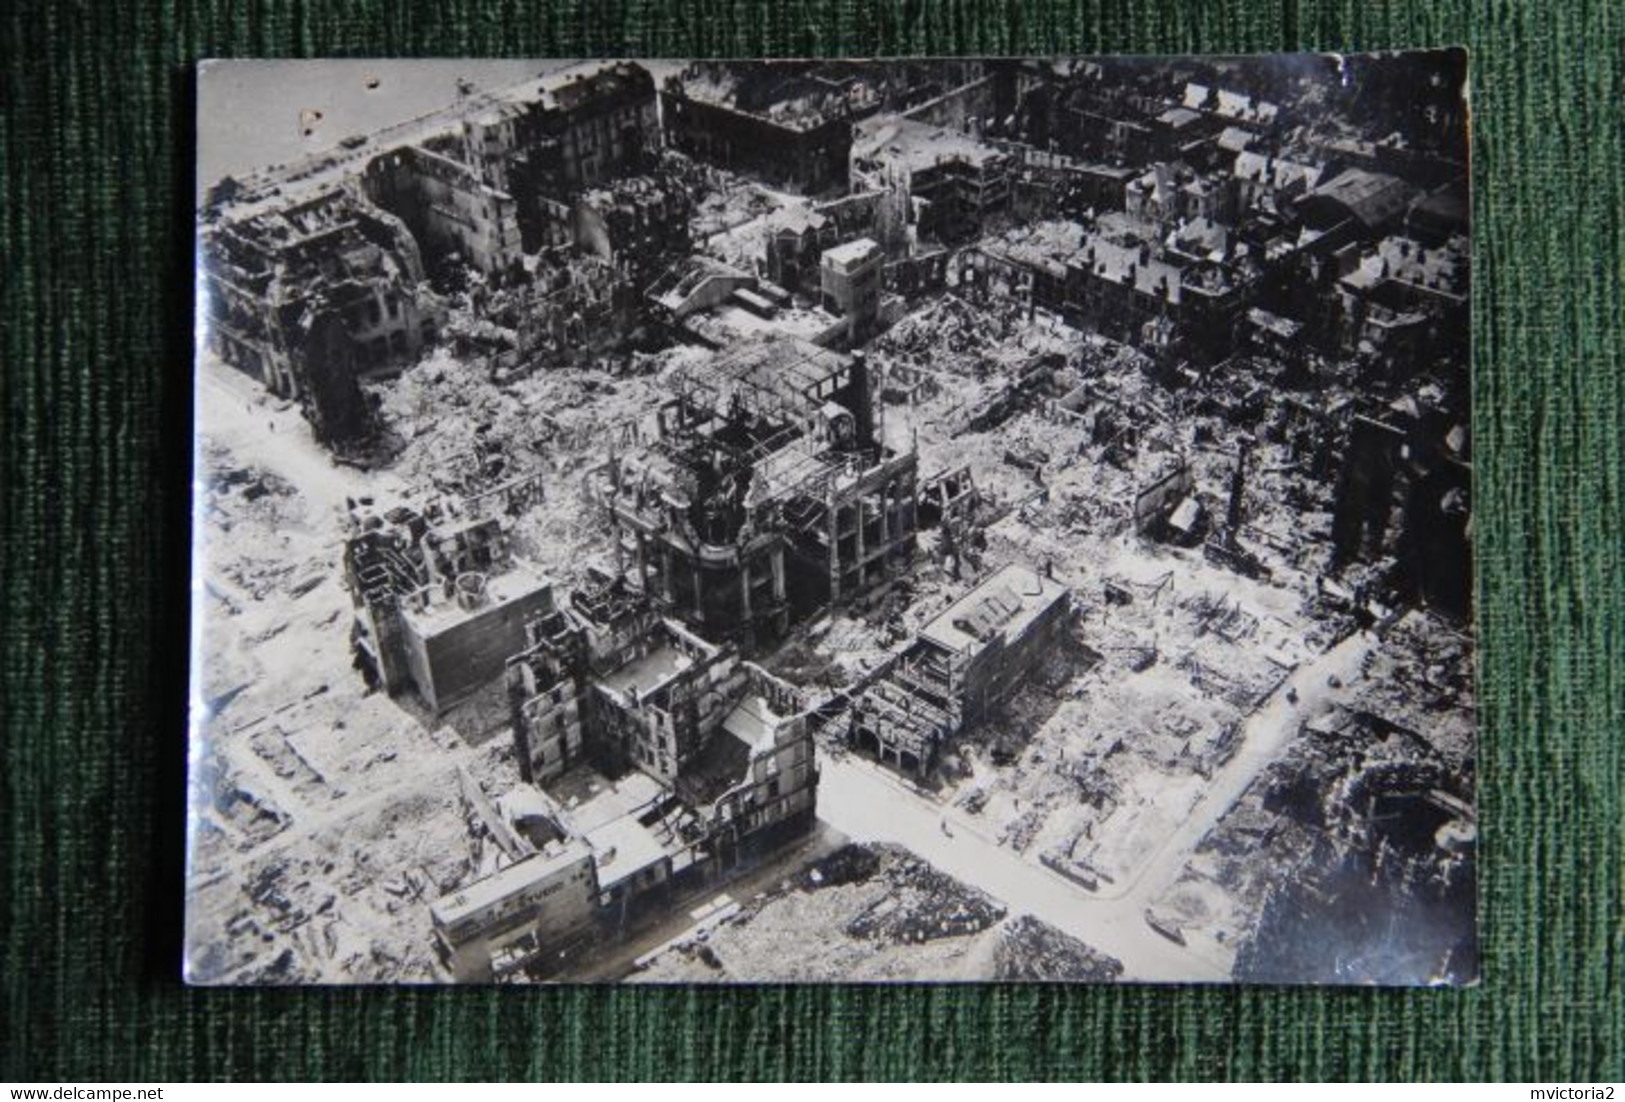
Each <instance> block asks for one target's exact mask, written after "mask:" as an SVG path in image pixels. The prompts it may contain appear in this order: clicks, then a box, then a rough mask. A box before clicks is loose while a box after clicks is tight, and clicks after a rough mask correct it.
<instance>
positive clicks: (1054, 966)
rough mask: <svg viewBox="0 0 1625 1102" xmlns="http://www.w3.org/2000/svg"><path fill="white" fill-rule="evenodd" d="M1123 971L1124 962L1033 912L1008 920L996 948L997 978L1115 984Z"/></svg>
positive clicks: (995, 967) (994, 967) (995, 976)
mask: <svg viewBox="0 0 1625 1102" xmlns="http://www.w3.org/2000/svg"><path fill="white" fill-rule="evenodd" d="M1122 974H1123V962H1122V961H1120V960H1118V959H1117V958H1116V957H1112V956H1107V955H1106V954H1105V953H1102V952H1100V951H1099V950H1098V949H1092V948H1090V947H1089V946H1088V945H1085V944H1084V943H1083V942H1081V941H1079V940H1078V939H1077V938H1075V937H1073V936H1072V935H1070V934H1067V933H1063V932H1062V931H1060V930H1057V929H1056V928H1055V927H1053V926H1051V925H1049V924H1048V923H1047V922H1040V921H1039V920H1038V919H1036V918H1034V917H1033V916H1032V915H1020V916H1018V917H1016V918H1013V919H1011V920H1010V921H1009V922H1007V923H1005V925H1004V927H1003V929H1002V930H1001V931H1000V936H999V941H998V944H997V945H995V946H994V948H993V978H994V979H996V980H1022V981H1033V980H1037V981H1054V980H1064V981H1066V982H1068V983H1111V982H1113V981H1115V980H1116V979H1117V978H1118V977H1119V976H1121V975H1122Z"/></svg>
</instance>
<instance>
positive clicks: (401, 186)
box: [361, 144, 521, 276]
mask: <svg viewBox="0 0 1625 1102" xmlns="http://www.w3.org/2000/svg"><path fill="white" fill-rule="evenodd" d="M452 152H454V151H453V150H447V151H445V152H441V151H437V150H435V149H431V148H430V147H429V145H428V144H425V145H421V146H402V147H400V148H398V149H392V150H390V151H388V152H387V153H381V154H379V155H378V156H376V157H374V158H373V159H372V161H371V162H369V163H368V165H367V168H366V170H365V171H364V172H363V173H362V175H361V184H362V187H363V188H365V189H366V192H367V194H368V196H370V197H371V198H372V201H373V202H374V203H377V204H378V205H379V206H380V207H382V208H384V209H385V210H387V211H390V212H391V213H392V214H395V215H396V216H397V217H399V218H400V220H401V221H402V222H404V223H405V224H406V227H407V229H409V230H411V231H412V236H413V237H414V238H415V239H416V240H417V243H418V246H419V248H420V249H421V250H422V252H423V257H424V263H425V265H426V267H427V268H428V269H429V273H430V275H431V276H434V275H437V274H439V273H440V272H442V271H444V270H445V269H446V268H448V267H450V266H452V265H455V264H459V263H460V264H466V265H468V266H469V267H471V268H475V269H477V270H478V271H480V272H483V273H484V274H485V275H487V276H502V275H506V274H507V273H509V272H511V271H512V270H513V268H514V266H515V265H517V264H518V263H519V262H520V258H521V252H520V248H519V241H520V235H519V220H518V206H517V204H516V203H515V202H514V199H513V196H511V195H509V194H508V193H507V192H505V191H502V190H500V189H498V188H495V187H492V186H491V185H490V184H487V183H486V182H484V181H483V180H481V179H480V177H479V175H478V173H476V172H475V171H474V170H473V169H472V168H470V167H469V166H468V165H466V164H463V163H462V162H461V161H458V160H457V159H456V158H455V157H454V156H451V155H449V154H450V153H452Z"/></svg>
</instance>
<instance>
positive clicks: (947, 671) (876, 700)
mask: <svg viewBox="0 0 1625 1102" xmlns="http://www.w3.org/2000/svg"><path fill="white" fill-rule="evenodd" d="M1072 616H1073V608H1072V591H1071V590H1069V589H1067V588H1066V587H1065V586H1063V585H1060V584H1059V583H1057V582H1055V581H1054V580H1052V579H1050V578H1048V577H1046V576H1045V575H1042V574H1039V573H1037V572H1036V571H1034V570H1031V569H1029V568H1028V567H1025V566H1019V565H1015V564H1011V565H1008V566H1005V567H1002V568H1000V569H999V570H997V571H995V572H994V573H993V574H991V575H989V576H988V577H987V578H985V579H984V580H983V581H982V582H981V583H980V584H979V585H977V586H976V587H975V588H974V589H972V590H971V591H970V592H969V593H966V594H965V595H964V596H963V597H961V598H960V599H959V600H957V601H955V602H954V603H953V604H952V605H951V606H949V607H948V608H947V609H946V610H945V611H944V612H942V613H941V614H940V615H939V616H937V617H936V618H935V619H934V620H932V621H931V622H930V623H928V624H926V626H925V627H924V628H922V629H920V633H919V634H918V635H917V636H916V637H915V639H914V642H913V643H912V644H910V645H909V646H908V647H907V648H906V649H905V650H904V651H903V652H902V653H901V654H898V655H896V656H895V657H894V658H892V659H891V660H890V661H889V662H887V663H886V664H885V665H883V666H882V667H881V668H880V669H879V670H877V671H876V672H875V674H874V676H873V677H872V679H871V680H870V681H869V683H868V685H867V686H866V687H865V688H864V690H863V691H862V692H861V693H860V694H859V695H858V696H857V697H856V699H854V701H853V704H852V710H851V713H850V719H851V727H850V729H849V736H848V737H849V739H850V741H851V743H852V744H853V745H854V746H856V747H857V748H858V749H860V750H863V751H865V752H867V753H871V754H873V755H875V757H877V758H879V759H880V760H881V761H882V762H884V763H886V764H888V765H891V766H894V767H896V768H897V769H899V770H901V771H903V772H906V773H915V774H919V775H922V776H923V775H925V774H928V773H929V772H930V771H931V770H932V768H933V767H934V766H935V765H936V761H937V754H938V752H939V751H940V750H941V748H942V744H943V742H944V741H945V740H947V739H949V738H951V737H952V736H953V735H955V734H957V733H958V732H959V731H961V730H963V729H965V728H966V727H967V726H969V725H970V724H973V723H976V722H977V721H979V720H980V719H981V718H983V717H984V716H986V715H987V713H988V710H989V709H990V708H992V707H994V706H995V705H997V704H998V703H999V702H1000V701H1002V700H1005V699H1007V698H1008V697H1009V696H1010V694H1011V693H1012V692H1014V691H1015V689H1016V688H1017V687H1018V686H1019V685H1020V684H1021V682H1022V680H1023V679H1024V678H1025V677H1026V676H1027V675H1028V673H1029V672H1030V671H1031V670H1032V669H1033V667H1035V666H1036V665H1038V663H1039V662H1040V661H1042V659H1043V657H1044V656H1045V655H1046V654H1047V653H1052V652H1053V651H1054V648H1055V646H1056V644H1057V642H1058V641H1059V640H1060V639H1061V637H1062V636H1063V635H1064V634H1065V632H1066V631H1067V630H1068V629H1069V628H1070V626H1071V622H1072Z"/></svg>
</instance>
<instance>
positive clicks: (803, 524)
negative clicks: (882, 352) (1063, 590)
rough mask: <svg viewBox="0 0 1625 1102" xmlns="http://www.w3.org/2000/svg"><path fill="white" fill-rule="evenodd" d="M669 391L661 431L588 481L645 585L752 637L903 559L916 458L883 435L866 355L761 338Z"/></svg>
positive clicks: (858, 590)
mask: <svg viewBox="0 0 1625 1102" xmlns="http://www.w3.org/2000/svg"><path fill="white" fill-rule="evenodd" d="M673 387H674V390H675V394H674V396H673V397H672V398H671V399H670V400H669V401H667V402H666V403H665V404H664V405H663V406H661V407H660V410H659V412H658V424H659V439H658V440H657V441H655V442H654V443H653V444H652V445H651V446H650V447H648V448H647V449H645V450H644V451H643V452H641V453H640V454H638V455H636V456H626V457H623V456H615V457H612V458H611V459H610V461H609V462H608V463H606V464H605V465H604V466H603V467H600V468H598V469H597V470H595V471H594V472H593V473H592V475H591V476H590V478H591V479H592V489H593V492H594V493H595V494H596V496H597V497H598V499H599V500H601V501H602V502H603V503H604V505H605V507H606V509H607V511H608V513H609V516H610V519H611V521H612V523H613V524H614V526H615V530H616V547H617V551H618V553H619V556H620V560H621V563H622V564H623V567H624V568H628V569H630V572H631V573H630V578H631V580H632V584H633V585H634V587H635V588H637V589H638V590H639V591H641V592H643V593H647V594H649V595H651V596H652V597H653V598H654V599H655V600H656V602H657V603H658V604H659V605H660V606H661V607H662V608H664V609H667V610H670V611H671V612H673V613H674V614H675V615H677V616H679V617H681V618H682V619H684V620H686V621H688V622H689V623H691V624H693V625H694V626H695V627H696V628H697V629H698V630H700V631H701V632H702V633H703V634H704V635H706V636H707V637H708V638H712V639H723V638H727V639H737V640H739V641H741V642H742V643H745V644H746V645H755V644H756V643H758V642H760V641H765V640H767V639H770V638H774V637H777V636H779V635H781V634H782V633H783V632H784V631H785V630H787V628H788V626H789V623H790V620H791V617H792V614H805V613H807V612H810V611H812V610H813V609H816V608H819V607H822V606H826V605H830V604H838V603H840V602H842V601H845V600H848V599H850V598H852V597H855V596H858V595H860V594H864V593H867V592H870V591H872V590H875V589H876V588H878V587H883V586H885V585H887V584H888V583H889V582H890V581H891V580H892V579H894V578H895V577H896V576H897V575H898V573H899V572H901V571H902V570H903V569H905V568H906V566H907V565H908V563H909V562H910V560H911V559H912V557H913V554H914V545H915V529H916V525H917V520H916V516H915V512H916V490H915V476H916V470H917V462H916V457H915V455H914V453H913V451H912V449H911V450H910V451H908V452H898V451H896V450H894V449H893V448H891V447H888V446H887V445H886V444H885V443H884V442H883V441H882V440H881V439H880V438H879V437H878V435H877V433H876V419H875V412H874V409H873V405H872V393H871V382H870V379H869V373H868V369H867V365H866V363H865V362H864V360H863V358H862V356H861V354H860V355H856V356H847V355H842V354H840V353H837V352H832V351H829V350H828V349H824V348H820V347H818V346H817V345H814V344H811V343H809V342H807V341H803V340H798V339H793V338H783V337H769V338H757V339H752V340H747V341H744V342H741V343H739V344H736V345H734V346H732V347H730V348H728V349H727V350H726V351H724V352H720V353H718V354H717V355H716V356H715V357H714V358H712V359H711V360H710V361H709V362H707V363H705V364H703V365H700V366H697V367H693V368H689V369H687V370H685V371H683V372H682V373H681V374H680V375H678V377H677V378H676V379H675V380H674V383H673Z"/></svg>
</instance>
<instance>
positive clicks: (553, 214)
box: [462, 62, 660, 252]
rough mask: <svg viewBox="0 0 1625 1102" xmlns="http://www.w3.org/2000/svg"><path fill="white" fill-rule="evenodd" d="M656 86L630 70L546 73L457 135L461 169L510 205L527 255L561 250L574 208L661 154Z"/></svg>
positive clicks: (509, 91) (504, 95)
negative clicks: (552, 247)
mask: <svg viewBox="0 0 1625 1102" xmlns="http://www.w3.org/2000/svg"><path fill="white" fill-rule="evenodd" d="M659 127H660V122H659V118H658V115H657V112H656V108H655V87H654V78H653V77H651V76H650V75H649V71H648V70H647V69H645V68H643V66H641V65H638V64H636V63H634V62H618V63H616V64H613V65H606V66H603V67H601V68H598V69H596V70H595V71H592V72H588V71H585V70H583V69H580V68H576V69H570V70H566V71H564V72H560V73H550V74H548V75H546V76H543V77H539V78H537V79H536V80H532V81H527V82H525V83H523V84H519V85H516V86H514V87H512V88H506V89H503V90H502V91H501V92H499V93H496V95H495V101H494V102H492V103H490V104H489V105H487V106H485V107H483V108H482V109H480V110H477V111H474V112H471V114H470V115H469V117H468V118H467V119H465V120H464V122H463V128H462V140H463V160H464V161H465V162H466V163H467V164H468V165H469V166H470V168H472V170H473V171H474V172H475V173H476V174H477V175H478V176H479V178H480V179H481V180H482V181H484V182H485V183H486V184H488V185H490V186H491V187H493V188H495V189H497V190H499V191H502V192H504V193H506V194H509V195H512V196H514V197H515V199H516V200H517V203H518V207H517V212H516V213H517V218H518V224H519V231H520V238H521V244H522V246H523V248H524V250H525V251H526V252H535V251H536V250H537V249H539V248H541V247H542V246H544V245H549V244H565V243H567V241H568V239H569V233H570V202H569V201H570V200H571V199H572V198H573V197H574V196H576V195H577V194H579V193H580V192H582V191H584V190H586V189H588V188H593V187H597V186H598V185H600V184H602V183H605V182H606V181H609V180H612V179H615V178H616V177H620V176H626V175H634V174H637V173H639V172H642V171H644V170H645V169H646V168H647V167H648V165H649V163H650V160H651V158H652V157H653V156H654V154H655V153H656V152H657V151H658V150H659V148H660V129H659Z"/></svg>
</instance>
